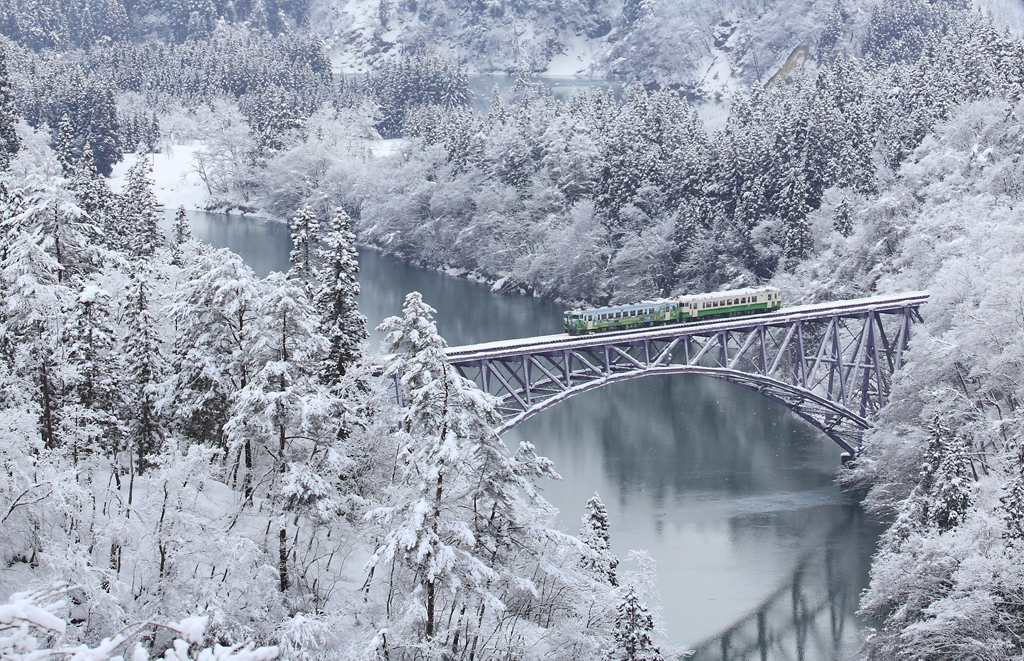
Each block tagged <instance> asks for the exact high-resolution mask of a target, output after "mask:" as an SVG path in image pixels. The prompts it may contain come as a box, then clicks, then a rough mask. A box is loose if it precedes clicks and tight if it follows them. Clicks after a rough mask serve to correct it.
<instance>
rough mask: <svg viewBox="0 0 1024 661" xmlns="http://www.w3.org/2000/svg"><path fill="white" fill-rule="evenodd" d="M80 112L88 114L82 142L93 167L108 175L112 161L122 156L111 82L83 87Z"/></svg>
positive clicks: (112, 164)
mask: <svg viewBox="0 0 1024 661" xmlns="http://www.w3.org/2000/svg"><path fill="white" fill-rule="evenodd" d="M82 105H83V111H84V112H87V113H88V115H87V116H88V124H87V129H86V131H85V139H84V140H83V142H84V143H85V144H87V145H89V149H91V150H92V153H93V156H94V158H95V163H96V169H97V171H99V173H100V174H102V175H103V176H104V177H109V176H110V172H111V169H112V168H113V167H114V163H117V162H119V161H120V160H121V158H122V157H123V156H124V152H123V151H122V149H123V145H122V144H121V140H120V137H119V131H120V128H119V123H118V121H117V103H116V101H115V99H114V89H113V85H112V84H110V83H93V84H91V85H89V86H88V87H87V88H86V90H85V98H84V100H83V104H82Z"/></svg>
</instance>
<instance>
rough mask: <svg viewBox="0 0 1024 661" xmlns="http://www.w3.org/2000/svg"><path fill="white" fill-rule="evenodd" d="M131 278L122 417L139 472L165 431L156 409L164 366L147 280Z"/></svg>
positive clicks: (151, 457)
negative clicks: (123, 417)
mask: <svg viewBox="0 0 1024 661" xmlns="http://www.w3.org/2000/svg"><path fill="white" fill-rule="evenodd" d="M133 280H134V281H133V283H132V288H131V291H130V292H129V295H128V305H127V331H128V332H127V334H126V336H125V340H124V349H123V353H124V357H125V363H126V365H127V372H126V374H125V376H126V380H125V384H124V387H125V395H126V397H125V399H126V400H127V408H126V410H125V417H126V418H127V419H128V420H129V425H128V432H127V438H126V440H127V442H128V447H129V451H130V452H131V453H132V455H133V457H134V460H135V465H136V469H137V470H138V471H139V472H140V473H142V472H144V471H146V470H148V469H149V468H151V467H153V466H154V465H155V464H154V463H153V461H154V457H156V455H158V454H159V453H160V451H161V449H162V446H163V442H164V438H165V437H166V433H167V430H166V426H165V424H164V421H163V419H162V417H161V415H160V412H159V411H158V410H157V400H158V399H159V395H160V392H159V391H160V384H161V383H162V382H163V380H164V377H165V376H166V372H167V366H166V360H165V358H164V355H163V349H162V348H161V346H160V340H159V337H158V336H157V332H156V327H155V323H154V321H153V315H152V313H151V312H150V309H149V299H150V298H151V294H150V287H149V283H148V282H147V280H146V277H145V276H144V275H142V274H136V275H135V276H134V278H133Z"/></svg>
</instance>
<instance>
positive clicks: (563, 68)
mask: <svg viewBox="0 0 1024 661" xmlns="http://www.w3.org/2000/svg"><path fill="white" fill-rule="evenodd" d="M605 49H607V44H606V43H605V42H604V40H602V39H588V38H587V37H585V36H582V35H578V36H575V37H573V38H572V39H570V40H569V43H568V44H567V45H566V48H565V50H564V51H562V53H561V54H559V55H555V56H554V57H553V58H551V62H550V63H549V64H548V68H547V70H545V71H544V73H543V74H541V75H543V76H550V77H552V78H568V77H570V76H587V75H593V74H594V72H595V70H596V69H597V67H598V62H599V61H600V60H601V58H602V56H603V55H604V53H603V51H604V50H605Z"/></svg>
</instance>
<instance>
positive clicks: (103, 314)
mask: <svg viewBox="0 0 1024 661" xmlns="http://www.w3.org/2000/svg"><path fill="white" fill-rule="evenodd" d="M110 298H111V296H110V293H109V292H107V291H104V290H103V289H101V288H100V287H99V286H97V285H95V284H92V283H89V284H86V285H85V286H84V287H82V290H81V291H80V292H79V294H78V299H77V302H76V305H75V307H74V308H73V309H72V311H71V315H70V319H69V320H68V324H67V327H66V328H65V335H66V339H65V344H66V346H67V362H68V364H69V365H70V366H71V367H72V370H71V373H72V374H73V375H74V378H73V379H71V380H70V381H69V383H68V384H67V386H68V390H69V392H68V397H69V398H70V399H71V400H72V401H73V402H74V403H75V404H77V405H78V406H79V407H80V408H81V410H80V412H79V413H78V420H77V424H78V425H79V426H83V425H84V426H85V427H87V428H88V429H87V430H84V431H85V436H86V439H85V440H86V443H85V447H81V448H80V447H79V446H78V445H77V444H76V445H75V447H73V448H72V452H73V455H74V458H75V460H76V461H77V459H78V455H79V452H80V451H82V450H85V449H89V448H91V447H93V446H96V447H100V448H102V449H103V450H106V451H109V450H111V449H113V448H115V447H117V444H118V437H119V435H120V431H121V425H120V423H119V415H120V414H121V412H122V410H123V408H122V401H121V393H120V392H119V388H118V386H119V379H120V375H121V372H122V369H123V366H124V363H123V361H121V360H118V352H117V351H116V341H117V337H116V328H115V325H114V319H113V318H112V315H111V311H110ZM76 440H77V439H76Z"/></svg>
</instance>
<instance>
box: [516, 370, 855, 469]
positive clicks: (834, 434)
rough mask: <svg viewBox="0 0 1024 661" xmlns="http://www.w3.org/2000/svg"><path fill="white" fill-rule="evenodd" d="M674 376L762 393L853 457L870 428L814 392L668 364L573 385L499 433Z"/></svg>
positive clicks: (733, 373)
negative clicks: (619, 386) (636, 383)
mask: <svg viewBox="0 0 1024 661" xmlns="http://www.w3.org/2000/svg"><path fill="white" fill-rule="evenodd" d="M674 374H696V375H700V376H708V377H711V378H714V379H720V380H723V381H728V382H729V383H733V384H736V385H739V386H742V387H744V388H747V389H750V390H753V391H754V392H757V393H760V394H761V395H764V396H765V397H768V398H769V399H771V400H773V401H775V402H778V403H779V404H782V405H783V406H785V407H787V408H788V409H790V410H791V411H793V412H794V413H796V414H797V415H799V416H800V417H801V418H803V419H804V420H806V421H807V422H809V423H810V424H811V425H813V426H814V427H816V428H817V429H818V430H819V431H821V432H822V433H824V434H825V435H826V436H828V437H829V438H831V439H832V440H833V441H835V442H836V444H838V445H839V446H840V447H841V448H842V449H843V450H844V451H845V452H849V453H850V454H851V455H852V454H853V453H855V452H856V451H857V445H858V444H856V443H854V444H851V441H854V440H859V438H860V436H861V435H862V434H863V432H864V431H866V430H867V429H869V428H870V427H871V423H870V422H868V421H867V420H865V419H864V418H862V417H860V416H859V415H856V414H855V413H853V412H852V411H849V410H846V409H844V408H843V407H842V406H839V405H838V404H836V403H834V402H830V401H828V400H826V399H824V398H822V397H820V396H818V395H815V394H814V393H812V392H807V391H803V390H801V389H800V388H796V387H794V386H790V385H788V384H785V383H781V382H779V381H776V380H774V379H770V378H767V377H764V376H761V375H756V374H747V373H745V372H739V371H736V370H728V369H714V368H708V367H700V366H690V365H667V366H665V367H659V368H654V369H647V370H634V371H630V372H619V373H616V374H613V375H612V376H609V377H606V378H604V379H595V380H593V381H587V382H585V383H582V384H580V385H578V386H574V387H572V388H569V389H567V390H564V391H562V392H560V393H558V394H557V395H554V396H552V397H549V398H547V399H545V400H543V401H542V402H539V403H537V404H535V405H533V406H530V407H528V408H526V409H525V410H523V411H522V412H521V413H519V414H517V415H515V416H514V417H511V418H506V419H505V420H504V421H503V422H502V424H501V426H500V427H498V430H497V431H498V433H499V434H502V433H504V432H506V431H508V430H510V429H512V428H514V427H517V426H519V425H520V424H522V423H523V422H526V421H527V420H529V419H530V418H532V417H533V416H535V415H537V414H538V413H541V412H542V411H546V410H548V409H550V408H552V407H554V406H555V405H557V404H560V403H562V402H564V401H566V400H567V399H569V398H571V397H574V396H576V395H581V394H583V393H585V392H590V391H592V390H597V389H599V388H603V387H605V386H608V385H611V384H613V383H618V382H621V381H631V380H633V379H642V378H644V377H649V376H666V375H674Z"/></svg>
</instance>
